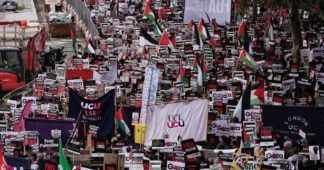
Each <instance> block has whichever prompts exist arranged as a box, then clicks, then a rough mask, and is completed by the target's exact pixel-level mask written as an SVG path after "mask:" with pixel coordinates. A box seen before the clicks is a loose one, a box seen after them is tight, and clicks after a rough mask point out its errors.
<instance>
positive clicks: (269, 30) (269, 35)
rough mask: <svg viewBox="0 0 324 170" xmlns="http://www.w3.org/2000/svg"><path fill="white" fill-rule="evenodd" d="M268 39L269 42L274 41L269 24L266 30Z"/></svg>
mask: <svg viewBox="0 0 324 170" xmlns="http://www.w3.org/2000/svg"><path fill="white" fill-rule="evenodd" d="M268 38H269V41H274V37H273V27H272V24H271V23H269V28H268Z"/></svg>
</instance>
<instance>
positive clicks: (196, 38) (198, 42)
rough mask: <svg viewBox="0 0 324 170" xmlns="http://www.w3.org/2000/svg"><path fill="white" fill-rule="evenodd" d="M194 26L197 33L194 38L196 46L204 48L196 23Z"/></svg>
mask: <svg viewBox="0 0 324 170" xmlns="http://www.w3.org/2000/svg"><path fill="white" fill-rule="evenodd" d="M193 26H194V31H195V34H194V36H195V40H196V44H197V45H199V46H200V48H202V46H203V42H202V39H201V37H200V36H199V32H198V28H197V25H196V24H195V23H193Z"/></svg>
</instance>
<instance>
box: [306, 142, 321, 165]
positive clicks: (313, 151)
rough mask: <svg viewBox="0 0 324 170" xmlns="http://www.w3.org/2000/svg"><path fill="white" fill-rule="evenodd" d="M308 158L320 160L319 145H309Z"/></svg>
mask: <svg viewBox="0 0 324 170" xmlns="http://www.w3.org/2000/svg"><path fill="white" fill-rule="evenodd" d="M309 160H311V161H318V160H321V155H320V147H319V146H317V145H314V146H309Z"/></svg>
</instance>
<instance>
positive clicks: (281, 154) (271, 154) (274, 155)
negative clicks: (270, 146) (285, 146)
mask: <svg viewBox="0 0 324 170" xmlns="http://www.w3.org/2000/svg"><path fill="white" fill-rule="evenodd" d="M265 157H266V158H267V159H268V161H278V160H283V159H285V151H281V150H268V151H266V152H265Z"/></svg>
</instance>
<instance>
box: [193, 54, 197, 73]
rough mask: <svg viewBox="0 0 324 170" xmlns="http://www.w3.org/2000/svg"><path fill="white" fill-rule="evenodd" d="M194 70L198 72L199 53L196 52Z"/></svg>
mask: <svg viewBox="0 0 324 170" xmlns="http://www.w3.org/2000/svg"><path fill="white" fill-rule="evenodd" d="M193 71H194V73H198V54H197V53H195V58H194V67H193Z"/></svg>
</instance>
